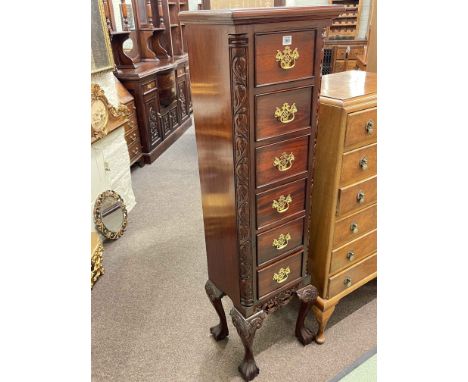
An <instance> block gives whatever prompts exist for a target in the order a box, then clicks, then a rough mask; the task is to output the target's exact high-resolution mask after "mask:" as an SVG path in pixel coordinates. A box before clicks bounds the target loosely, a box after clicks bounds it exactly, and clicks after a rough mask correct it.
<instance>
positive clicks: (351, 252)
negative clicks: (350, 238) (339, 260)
mask: <svg viewBox="0 0 468 382" xmlns="http://www.w3.org/2000/svg"><path fill="white" fill-rule="evenodd" d="M355 257H356V255H355V254H354V252H353V251H349V252H348V253H347V254H346V258H347V259H348V260H349V261H353V260H354V258H355Z"/></svg>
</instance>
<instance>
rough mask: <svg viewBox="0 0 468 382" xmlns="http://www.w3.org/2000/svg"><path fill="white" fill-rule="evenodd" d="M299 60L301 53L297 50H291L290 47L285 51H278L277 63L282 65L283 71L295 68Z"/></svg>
mask: <svg viewBox="0 0 468 382" xmlns="http://www.w3.org/2000/svg"><path fill="white" fill-rule="evenodd" d="M298 58H299V51H298V50H297V48H295V49H294V50H291V48H290V47H289V46H286V48H284V49H283V51H282V52H281V51H279V50H277V51H276V61H277V62H279V63H280V66H281V69H284V70H288V69H292V68H294V66H295V65H296V60H297V59H298Z"/></svg>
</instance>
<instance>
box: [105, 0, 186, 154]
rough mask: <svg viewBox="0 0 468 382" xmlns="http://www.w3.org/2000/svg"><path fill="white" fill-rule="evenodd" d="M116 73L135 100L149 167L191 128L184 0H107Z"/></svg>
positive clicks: (142, 144)
mask: <svg viewBox="0 0 468 382" xmlns="http://www.w3.org/2000/svg"><path fill="white" fill-rule="evenodd" d="M103 4H104V10H105V14H106V21H107V25H108V29H109V32H110V36H111V42H112V50H113V54H114V59H115V62H116V66H117V69H116V71H115V76H116V77H117V78H118V79H119V80H120V82H121V83H122V84H123V85H124V86H125V87H126V89H127V90H128V91H129V92H130V93H131V94H132V96H133V97H134V103H135V107H136V116H137V121H138V130H139V137H140V144H141V151H142V158H143V160H144V162H145V163H152V162H153V161H154V160H155V159H156V158H157V157H158V156H159V155H161V153H162V152H164V151H165V150H166V149H167V148H168V147H169V146H170V145H171V144H172V143H173V142H174V141H175V140H176V139H177V138H178V137H179V136H180V135H182V134H183V133H184V132H185V130H187V128H188V127H189V126H190V125H191V118H190V112H191V96H190V81H189V67H188V57H187V53H186V48H185V41H184V28H185V26H184V25H183V24H182V23H181V22H180V20H179V17H178V14H179V12H180V11H185V10H188V3H187V2H186V1H184V0H173V1H168V0H120V1H119V0H104V1H103Z"/></svg>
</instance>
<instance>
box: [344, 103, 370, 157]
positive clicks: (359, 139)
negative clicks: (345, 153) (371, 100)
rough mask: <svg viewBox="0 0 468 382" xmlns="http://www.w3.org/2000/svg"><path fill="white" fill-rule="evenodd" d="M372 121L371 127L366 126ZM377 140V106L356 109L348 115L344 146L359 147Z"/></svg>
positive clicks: (347, 147)
mask: <svg viewBox="0 0 468 382" xmlns="http://www.w3.org/2000/svg"><path fill="white" fill-rule="evenodd" d="M370 121H372V129H371V130H370V131H369V130H368V129H367V128H366V126H367V124H368V123H369V122H370ZM375 142H377V108H373V109H368V110H363V111H358V112H356V113H351V114H349V115H348V123H347V126H346V137H345V143H344V145H345V148H346V149H349V148H351V147H356V146H357V147H360V146H364V145H369V144H371V143H375Z"/></svg>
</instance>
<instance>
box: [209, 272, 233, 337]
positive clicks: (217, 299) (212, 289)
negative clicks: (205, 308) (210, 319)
mask: <svg viewBox="0 0 468 382" xmlns="http://www.w3.org/2000/svg"><path fill="white" fill-rule="evenodd" d="M205 290H206V294H207V295H208V298H209V299H210V301H211V304H212V305H213V307H214V308H215V310H216V313H218V316H219V324H218V325H216V326H213V327H212V328H210V332H211V334H213V337H214V339H215V340H216V341H220V340H222V339H224V338H226V337H227V336H228V335H229V329H228V326H227V322H226V314H225V313H224V309H223V303H222V301H221V299H222V298H223V296H224V292H222V291H220V290H219V289H218V288H216V286H215V285H214V284H213V283H212V282H211V281H210V280H208V281H207V282H206V284H205Z"/></svg>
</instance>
